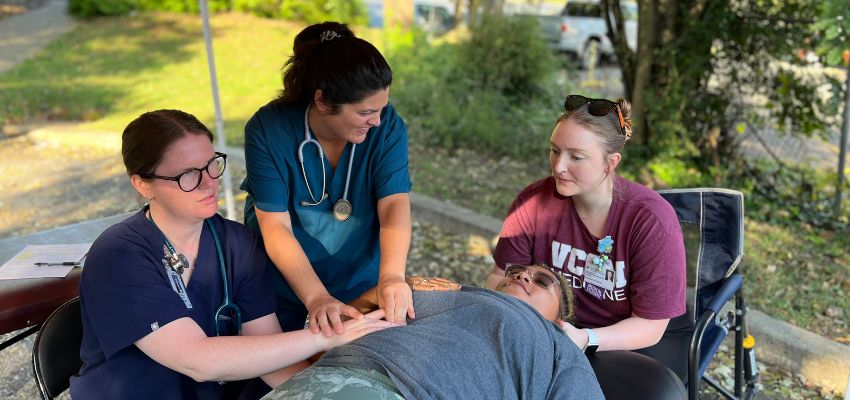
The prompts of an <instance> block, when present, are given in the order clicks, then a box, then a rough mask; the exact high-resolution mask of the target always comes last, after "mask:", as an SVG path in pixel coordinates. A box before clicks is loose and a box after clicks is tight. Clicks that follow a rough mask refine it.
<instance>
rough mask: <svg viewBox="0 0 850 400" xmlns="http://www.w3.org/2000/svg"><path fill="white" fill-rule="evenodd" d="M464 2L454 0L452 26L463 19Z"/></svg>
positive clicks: (462, 0)
mask: <svg viewBox="0 0 850 400" xmlns="http://www.w3.org/2000/svg"><path fill="white" fill-rule="evenodd" d="M464 4H466V1H464V0H455V15H453V16H452V20H453V21H454V24H453V26H458V25H460V23H461V22H462V21H463V8H464Z"/></svg>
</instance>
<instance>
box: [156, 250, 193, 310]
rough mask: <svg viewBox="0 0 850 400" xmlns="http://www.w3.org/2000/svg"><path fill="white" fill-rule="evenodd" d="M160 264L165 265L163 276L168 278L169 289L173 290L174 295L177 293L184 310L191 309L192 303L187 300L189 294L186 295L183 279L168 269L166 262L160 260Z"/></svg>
mask: <svg viewBox="0 0 850 400" xmlns="http://www.w3.org/2000/svg"><path fill="white" fill-rule="evenodd" d="M162 263H163V265H165V274H166V276H168V283H170V284H171V289H172V290H174V293H177V295H178V296H180V300H183V304H184V305H186V308H187V309H191V308H192V302H191V301H190V300H189V294H188V293H186V285H184V284H183V278H181V277H180V275H179V274H178V273H177V272H176V271H174V270H173V269H171V268H170V267H169V265H168V260H162Z"/></svg>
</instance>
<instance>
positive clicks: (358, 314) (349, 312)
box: [339, 303, 363, 319]
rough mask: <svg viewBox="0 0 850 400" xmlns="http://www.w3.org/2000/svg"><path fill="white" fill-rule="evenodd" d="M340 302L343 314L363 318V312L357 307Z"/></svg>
mask: <svg viewBox="0 0 850 400" xmlns="http://www.w3.org/2000/svg"><path fill="white" fill-rule="evenodd" d="M339 304H340V306H339V311H340V313H342V314H343V315H345V316H347V317H349V318H354V319H360V318H363V313H361V312H360V311H358V310H357V309H356V308H354V307H352V306H349V305H347V304H342V303H339Z"/></svg>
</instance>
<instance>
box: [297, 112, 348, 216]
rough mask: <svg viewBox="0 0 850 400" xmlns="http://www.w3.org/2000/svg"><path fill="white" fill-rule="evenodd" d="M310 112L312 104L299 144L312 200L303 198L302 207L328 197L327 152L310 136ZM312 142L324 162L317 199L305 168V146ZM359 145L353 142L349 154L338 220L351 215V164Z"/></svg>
mask: <svg viewBox="0 0 850 400" xmlns="http://www.w3.org/2000/svg"><path fill="white" fill-rule="evenodd" d="M309 112H310V106H309V105H308V106H307V109H306V110H304V140H303V141H302V142H301V144H299V145H298V163H300V164H301V175H302V176H304V183H306V184H307V193H309V194H310V200H312V201H307V200H302V201H301V206H302V207H312V206H317V205H319V204H322V202H323V201H325V198H327V197H328V192H327V191H326V190H327V186H326V181H325V175H326V173H325V152H324V151H322V144H321V143H319V141H318V140H316V139H313V138H312V137H311V136H310V125H309V124H308V123H307V115H308V114H309ZM308 144H312V145H315V146H316V149H317V150H318V151H319V160H320V161H321V162H322V196H321V197H320V198H319V199H318V200H316V196H314V195H313V190H312V189H311V188H310V180H309V179H307V170H306V169H304V146H306V145H308ZM356 147H357V143H352V144H351V154H349V156H348V171H346V174H345V191H344V192H343V193H342V198H341V199H339V200H337V201H336V203H334V208H333V213H334V218H336V219H337V221H345V220H347V219H348V217H350V216H351V211H352V207H351V202H350V201H348V184H349V183H350V182H351V164H352V163H353V162H354V149H355V148H356Z"/></svg>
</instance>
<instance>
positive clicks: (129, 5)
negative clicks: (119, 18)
mask: <svg viewBox="0 0 850 400" xmlns="http://www.w3.org/2000/svg"><path fill="white" fill-rule="evenodd" d="M133 3H134V1H133V0H111V1H101V0H70V1H69V2H68V12H69V13H70V14H71V15H74V16H77V17H83V18H87V17H98V16H109V15H125V14H128V13H129V12H130V11H131V10H132V9H133Z"/></svg>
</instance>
